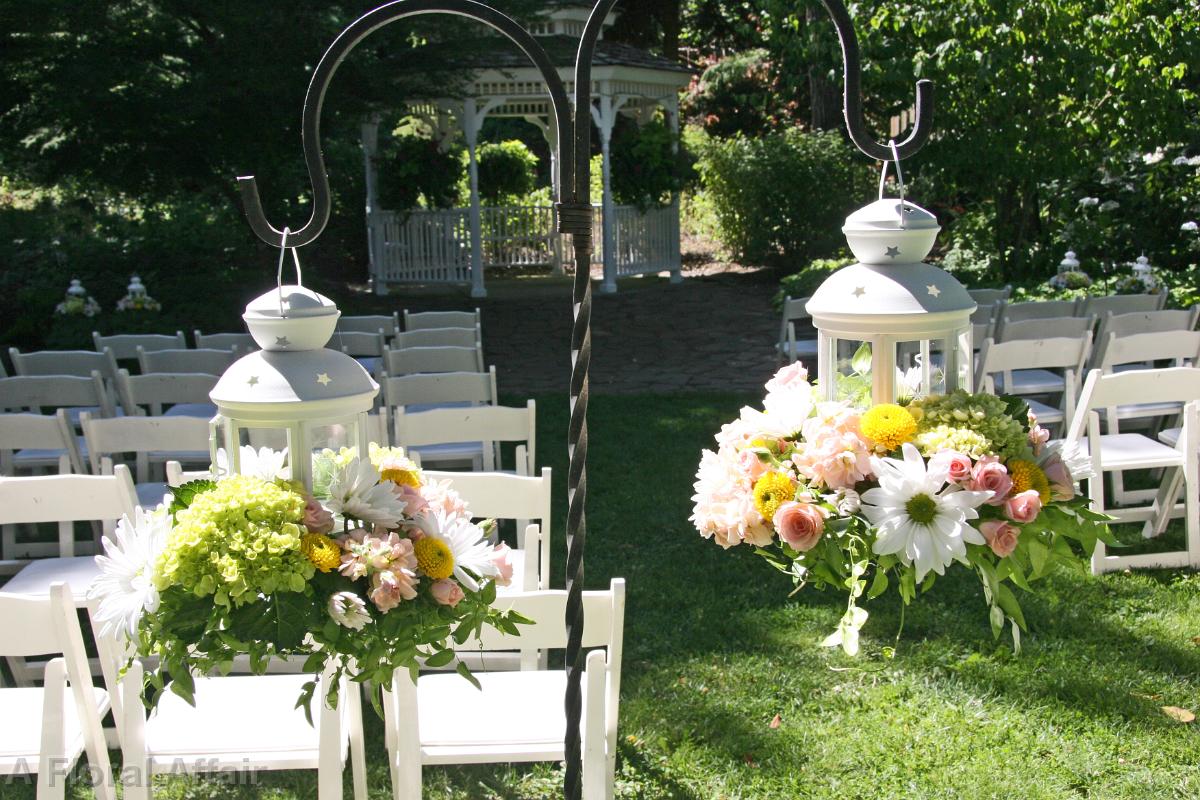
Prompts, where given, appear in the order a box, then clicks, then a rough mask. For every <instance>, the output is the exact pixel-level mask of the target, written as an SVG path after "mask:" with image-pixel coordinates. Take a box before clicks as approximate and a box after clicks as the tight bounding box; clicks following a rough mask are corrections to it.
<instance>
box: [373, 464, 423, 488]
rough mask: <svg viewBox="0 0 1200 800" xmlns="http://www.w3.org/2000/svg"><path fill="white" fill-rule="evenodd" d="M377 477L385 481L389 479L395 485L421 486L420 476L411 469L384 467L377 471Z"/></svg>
mask: <svg viewBox="0 0 1200 800" xmlns="http://www.w3.org/2000/svg"><path fill="white" fill-rule="evenodd" d="M379 477H380V478H381V479H383V480H385V481H391V482H392V483H394V484H396V485H397V486H411V487H412V488H414V489H420V488H421V476H420V475H419V474H417V471H416V470H413V469H385V470H383V471H382V472H381V473H379Z"/></svg>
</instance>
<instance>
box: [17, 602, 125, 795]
mask: <svg viewBox="0 0 1200 800" xmlns="http://www.w3.org/2000/svg"><path fill="white" fill-rule="evenodd" d="M55 653H57V654H60V655H58V656H56V657H55V658H52V659H51V660H50V661H49V662H48V663H46V664H44V665H43V666H42V668H41V669H38V670H37V672H40V673H41V674H42V677H43V684H42V686H41V687H34V686H32V685H28V686H17V687H12V688H0V720H3V724H0V776H6V775H8V776H11V775H28V774H30V773H36V774H37V798H38V800H55V799H56V800H62V798H64V797H65V796H66V784H67V776H68V775H70V773H71V771H72V769H73V768H74V766H75V764H76V763H77V762H78V760H79V757H80V756H81V755H82V754H83V753H85V752H86V753H87V757H88V766H89V767H90V772H91V774H92V775H94V776H95V777H96V778H97V779H98V780H96V781H95V783H94V790H95V792H96V797H97V798H99V800H115V798H116V793H115V792H116V790H115V788H114V783H113V775H112V768H111V765H110V764H109V760H108V750H107V748H106V746H105V743H104V731H103V729H102V728H101V727H100V720H101V718H102V717H103V716H104V715H105V714H107V713H108V711H109V708H110V702H109V696H108V693H107V692H105V691H104V690H103V689H101V688H99V687H97V686H95V685H93V683H92V676H91V671H90V670H89V669H88V662H87V653H86V651H85V650H84V645H83V634H82V632H81V631H80V629H79V618H78V616H77V615H76V609H75V602H74V599H73V597H72V595H71V590H70V587H68V586H66V585H65V584H62V583H56V584H54V585H52V586H51V587H50V591H49V596H48V597H45V596H43V597H28V596H24V595H18V594H12V593H10V592H9V591H8V589H7V587H5V589H3V590H0V655H3V656H4V657H5V658H6V660H7V661H8V663H9V664H18V663H19V664H21V665H22V666H23V665H24V660H25V659H26V658H30V657H33V656H47V655H51V654H55ZM31 671H32V670H31ZM2 783H4V781H3V779H2V778H0V784H2ZM2 793H3V790H0V794H2ZM89 796H90V795H89Z"/></svg>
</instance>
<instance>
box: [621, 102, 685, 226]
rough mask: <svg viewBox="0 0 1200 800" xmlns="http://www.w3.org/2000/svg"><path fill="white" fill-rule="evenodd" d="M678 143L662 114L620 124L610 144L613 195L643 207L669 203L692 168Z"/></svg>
mask: <svg viewBox="0 0 1200 800" xmlns="http://www.w3.org/2000/svg"><path fill="white" fill-rule="evenodd" d="M676 144H677V142H676V137H675V135H674V134H673V133H672V132H671V129H670V127H668V125H667V124H666V122H664V121H663V119H662V118H661V117H655V118H654V119H652V120H650V121H649V122H646V123H644V124H642V125H640V126H639V125H629V126H627V127H619V128H618V129H617V131H616V132H614V135H613V141H612V146H611V148H610V155H611V157H612V193H613V199H614V200H616V202H618V203H620V204H621V205H630V206H637V207H638V208H639V209H641V210H642V211H645V210H646V209H647V208H650V207H651V206H661V205H666V204H667V203H669V202H670V201H671V195H672V194H673V193H675V192H677V191H679V190H680V189H681V188H683V184H684V181H685V179H686V177H687V175H688V173H689V172H690V171H691V165H690V163H689V161H688V156H687V153H686V152H685V150H684V149H683V148H682V147H678V148H677V147H676Z"/></svg>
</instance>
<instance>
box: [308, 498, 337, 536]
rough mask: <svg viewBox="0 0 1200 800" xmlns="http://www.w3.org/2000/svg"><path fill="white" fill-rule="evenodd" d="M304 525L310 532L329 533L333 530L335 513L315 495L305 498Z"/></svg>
mask: <svg viewBox="0 0 1200 800" xmlns="http://www.w3.org/2000/svg"><path fill="white" fill-rule="evenodd" d="M304 527H305V528H308V530H309V532H310V533H329V532H330V531H331V530H333V514H330V513H329V512H328V511H327V510H326V509H325V506H323V505H321V501H320V500H318V499H317V498H315V497H306V498H304Z"/></svg>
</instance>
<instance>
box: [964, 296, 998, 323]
mask: <svg viewBox="0 0 1200 800" xmlns="http://www.w3.org/2000/svg"><path fill="white" fill-rule="evenodd" d="M1003 307H1004V301H1003V300H996V301H995V302H992V303H976V304H975V310H974V311H972V312H971V322H973V323H975V324H976V325H982V324H983V323H987V324H988V325H989V326H992V327H994V326H995V324H996V318H997V317H999V316H1000V313H1001V312H1000V310H1001V309H1002V308H1003Z"/></svg>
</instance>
